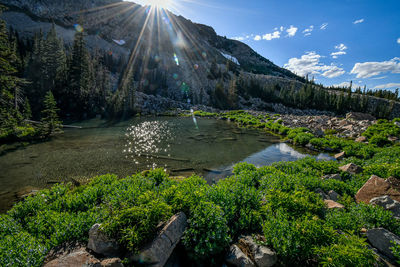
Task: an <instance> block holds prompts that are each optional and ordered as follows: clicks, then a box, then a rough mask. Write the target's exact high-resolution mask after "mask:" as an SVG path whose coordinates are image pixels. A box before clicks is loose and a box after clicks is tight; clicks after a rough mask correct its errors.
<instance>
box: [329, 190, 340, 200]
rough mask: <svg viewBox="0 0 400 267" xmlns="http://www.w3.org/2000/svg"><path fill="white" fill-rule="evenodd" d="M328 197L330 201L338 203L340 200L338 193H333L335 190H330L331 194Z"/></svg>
mask: <svg viewBox="0 0 400 267" xmlns="http://www.w3.org/2000/svg"><path fill="white" fill-rule="evenodd" d="M328 196H329V199H330V200H333V201H336V202H337V201H338V200H339V198H340V195H339V194H338V193H336V192H335V191H333V190H330V191H329V192H328Z"/></svg>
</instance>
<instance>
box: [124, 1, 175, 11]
mask: <svg viewBox="0 0 400 267" xmlns="http://www.w3.org/2000/svg"><path fill="white" fill-rule="evenodd" d="M129 1H130V2H135V3H137V4H140V5H144V6H152V7H155V8H163V9H171V8H172V5H173V0H136V1H135V0H129Z"/></svg>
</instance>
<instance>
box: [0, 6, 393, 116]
mask: <svg viewBox="0 0 400 267" xmlns="http://www.w3.org/2000/svg"><path fill="white" fill-rule="evenodd" d="M0 4H3V5H5V6H6V7H7V8H8V10H6V11H5V12H4V13H3V16H2V18H3V19H4V20H5V21H6V22H7V24H8V26H10V27H13V28H14V29H16V30H17V31H18V32H19V34H20V36H23V37H32V36H33V35H34V33H35V32H38V31H39V30H43V32H45V33H47V32H48V31H49V30H50V28H51V26H52V23H53V22H54V23H55V24H56V30H57V33H58V35H59V36H61V37H62V38H63V40H64V42H65V43H66V44H67V45H71V44H72V42H73V39H74V34H75V33H76V31H77V30H81V29H83V31H84V32H85V33H86V43H87V45H88V47H89V48H90V49H91V50H92V51H97V50H101V51H104V52H106V53H108V54H110V55H112V56H113V58H115V59H116V60H118V59H122V60H124V61H126V62H129V61H130V62H131V68H132V70H133V71H132V72H131V75H133V79H132V81H133V83H134V84H135V88H136V89H137V90H138V91H140V92H144V93H145V94H150V95H155V96H157V95H161V96H163V97H165V99H172V100H173V101H178V102H184V103H187V101H188V99H190V100H191V104H199V105H209V106H213V105H214V106H215V101H214V99H213V98H215V95H216V93H215V91H216V87H217V85H218V84H221V85H222V87H223V88H224V90H225V92H226V95H228V94H229V89H230V86H231V85H232V81H235V80H237V79H239V78H240V79H242V80H245V81H246V82H245V83H247V85H248V87H251V82H252V81H254V80H256V81H257V82H258V83H259V84H261V85H262V86H264V87H265V86H266V87H269V88H274V87H275V86H277V85H279V88H286V89H300V88H301V87H302V86H303V85H304V82H305V81H304V79H303V78H301V77H299V76H297V75H295V74H293V73H292V72H290V71H288V70H286V69H283V68H280V67H278V66H277V65H275V64H273V63H272V62H271V61H269V60H268V59H266V58H264V57H262V56H261V55H259V54H257V53H256V52H255V51H254V50H252V49H251V48H250V47H249V46H248V45H246V44H244V43H242V42H239V41H236V40H230V39H227V38H225V37H221V36H218V35H217V34H216V32H215V31H214V29H213V28H211V27H209V26H206V25H202V24H196V23H193V22H191V21H190V20H188V19H185V18H183V17H182V16H177V15H174V14H172V13H171V12H168V11H164V10H155V9H151V8H149V7H142V6H140V5H137V4H135V3H132V2H124V1H121V0H97V1H94V0H79V1H71V0H70V1H62V0H53V1H50V0H40V1H38V0H0ZM120 75H122V73H115V78H114V79H113V81H114V85H113V87H114V89H115V90H116V89H117V87H118V77H119V76H120ZM236 90H238V91H239V90H240V89H238V88H236ZM237 93H238V94H239V98H240V101H239V105H238V106H237V108H246V107H248V108H255V109H261V110H262V109H264V108H263V107H265V103H261V102H263V101H261V100H260V99H257V98H255V99H254V98H252V99H250V101H249V99H248V97H245V98H246V99H243V98H242V97H243V94H241V92H237ZM331 93H335V92H331ZM278 94H279V92H278ZM141 96H143V94H140V95H139V97H140V99H139V101H138V102H143V103H144V104H146V103H147V102H146V101H145V100H144V99H145V98H146V97H145V98H143V97H141ZM252 97H254V96H252ZM146 99H147V98H146ZM152 99H153V98H152ZM165 99H164V100H165ZM153 100H154V99H153ZM164 102H165V101H164ZM164 102H163V103H161V104H160V105H161V106H165V105H168V104H165V103H164ZM171 103H172V102H171ZM147 104H148V103H147ZM147 104H146V105H147ZM175 105H176V103H175V102H174V103H173V106H175ZM389 105H392V106H393V108H392V116H391V117H397V116H400V104H399V103H397V102H396V103H392V104H390V103H389V102H388V101H387V100H385V99H378V98H375V97H369V104H368V108H367V112H369V113H376V110H377V109H378V108H379V107H382V106H389ZM147 106H148V105H147ZM273 111H276V112H279V113H287V112H282V110H281V109H279V110H276V109H273ZM155 112H157V111H155Z"/></svg>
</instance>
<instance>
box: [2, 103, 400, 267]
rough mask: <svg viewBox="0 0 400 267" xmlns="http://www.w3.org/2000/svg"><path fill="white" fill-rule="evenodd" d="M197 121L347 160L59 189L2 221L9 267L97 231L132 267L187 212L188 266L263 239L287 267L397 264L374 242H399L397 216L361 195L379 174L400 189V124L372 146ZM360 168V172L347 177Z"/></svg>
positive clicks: (254, 122)
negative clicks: (209, 177) (374, 236)
mask: <svg viewBox="0 0 400 267" xmlns="http://www.w3.org/2000/svg"><path fill="white" fill-rule="evenodd" d="M194 114H195V115H196V116H204V117H210V118H215V119H224V120H225V119H226V120H229V121H232V122H235V123H236V124H237V125H238V126H239V127H251V128H257V129H260V130H263V131H268V132H273V133H275V134H279V135H281V136H282V137H283V138H284V140H288V142H292V143H293V144H295V145H300V146H306V147H310V144H311V145H312V147H313V149H315V150H319V151H329V152H344V153H342V155H341V157H339V160H338V161H317V160H315V159H313V158H305V159H301V160H298V161H295V162H277V163H274V164H273V165H272V166H266V167H261V168H256V167H255V166H253V165H250V164H247V163H240V164H237V165H236V166H235V167H234V174H233V176H231V177H227V178H225V179H223V180H220V181H218V182H217V183H216V184H214V185H208V184H207V183H206V181H205V180H204V179H203V178H201V177H198V176H195V175H193V176H191V177H188V178H185V179H175V178H173V177H169V176H168V174H167V173H165V171H164V170H162V169H155V170H149V171H146V172H142V173H138V174H135V175H132V176H129V177H126V178H122V179H120V178H118V177H117V176H115V175H112V174H108V175H103V176H98V177H95V178H93V179H92V180H91V181H90V182H89V183H88V184H86V185H82V186H77V187H75V186H73V185H72V184H59V185H56V186H54V187H53V188H51V189H46V190H42V191H40V192H38V193H37V194H36V195H34V196H29V197H27V198H26V199H25V200H23V201H21V202H18V203H16V204H15V206H14V207H13V208H12V209H11V210H10V211H8V212H7V213H6V214H2V215H0V265H2V266H26V265H29V266H42V264H43V262H45V261H48V260H49V259H48V258H47V259H46V256H47V255H48V253H49V252H50V251H51V250H53V249H55V248H56V247H59V246H61V245H63V244H66V243H71V242H81V243H86V242H87V241H88V238H89V230H90V229H91V228H92V226H93V225H94V224H96V223H100V224H101V231H102V232H104V233H105V234H106V235H107V236H108V237H110V238H112V239H114V240H117V242H118V247H119V248H120V249H119V251H118V253H119V254H118V256H119V257H120V258H122V259H124V261H123V262H124V263H125V264H127V265H128V266H129V265H131V264H133V263H132V262H130V259H132V257H131V256H132V255H133V254H136V253H138V252H139V251H140V250H141V249H142V248H143V246H144V245H146V244H147V243H148V242H150V241H151V240H153V238H154V237H155V236H156V235H157V232H158V230H159V228H158V227H159V225H160V223H162V222H166V221H167V220H168V219H169V218H170V217H171V216H172V215H174V214H176V213H178V212H184V213H185V214H186V216H187V217H188V221H187V228H186V230H185V232H184V234H183V237H182V239H181V244H182V247H183V251H184V253H185V257H187V258H188V260H189V261H190V262H196V263H198V264H200V265H204V266H210V265H213V266H218V265H221V264H222V263H223V262H224V259H225V255H226V254H227V253H229V251H230V247H231V245H233V244H235V243H236V242H237V241H238V239H240V238H241V236H242V235H260V236H262V237H263V238H262V241H257V242H261V243H262V244H263V245H264V246H268V247H269V248H270V249H271V250H273V251H275V252H276V255H277V260H278V265H283V266H289V265H293V264H300V265H302V266H303V265H306V266H315V265H322V266H372V265H374V264H378V262H381V261H380V260H379V257H381V258H384V259H385V260H387V257H388V255H387V254H385V256H386V257H385V256H382V255H381V254H382V251H381V250H380V248H378V250H379V253H380V254H379V256H378V254H377V253H376V252H374V251H373V250H372V249H371V248H370V247H369V245H368V242H367V238H368V241H369V243H371V240H370V238H369V236H368V233H369V231H373V230H376V228H379V229H380V228H384V229H386V230H387V231H390V232H391V233H392V234H393V235H397V236H398V235H400V221H399V220H398V219H397V218H396V217H395V216H393V214H392V211H390V210H386V209H384V208H383V207H381V206H379V205H371V204H369V202H367V203H365V201H359V198H358V194H359V193H358V192H359V191H360V188H363V187H364V186H365V185H366V184H367V183H368V181H369V179H377V178H374V177H375V176H373V175H376V176H379V177H381V178H383V179H387V178H389V179H387V181H389V180H390V181H392V182H393V181H400V180H398V178H400V146H399V145H398V144H399V143H398V142H397V141H396V140H397V139H398V138H400V127H399V126H398V122H399V121H400V120H399V119H395V120H393V121H387V120H378V121H377V122H376V123H375V124H373V125H372V126H370V127H369V128H368V129H367V130H366V131H365V132H364V133H363V134H362V136H363V137H365V138H364V139H363V140H364V141H363V142H356V141H354V140H352V139H350V138H340V137H337V136H334V135H332V133H330V132H327V133H325V134H324V136H321V137H316V136H315V135H314V134H313V133H312V131H311V130H310V129H307V128H295V129H291V128H289V127H286V126H283V125H282V122H281V121H279V120H276V118H277V117H278V116H275V117H274V116H269V115H259V116H253V115H251V114H249V113H248V112H245V111H230V112H225V113H207V112H202V111H196V112H194ZM350 163H352V164H353V165H357V166H356V167H358V168H359V169H357V170H355V169H351V168H340V167H343V166H349V165H346V164H350ZM371 176H373V177H372V178H370V177H371ZM383 179H382V180H383ZM383 181H384V180H383ZM394 188H395V187H394ZM392 189H393V188H392ZM393 190H395V191H394V192H397V189H393ZM328 195H329V197H328ZM333 195H334V197H333ZM332 202H334V203H335V205H334V207H332V205H331V204H332ZM390 247H391V249H392V250H390V251H389V252H391V251H393V252H392V254H391V255H390V256H391V257H392V259H390V260H392V261H394V262H395V261H396V260H397V262H398V263H400V253H399V251H400V245H399V244H395V243H393V244H391V245H390Z"/></svg>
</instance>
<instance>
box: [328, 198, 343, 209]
mask: <svg viewBox="0 0 400 267" xmlns="http://www.w3.org/2000/svg"><path fill="white" fill-rule="evenodd" d="M324 202H325V204H326V206H327V207H328V209H344V206H343V205H342V204H340V203H337V202H335V201H333V200H330V199H325V200H324Z"/></svg>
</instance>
